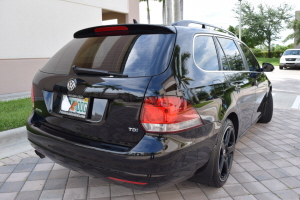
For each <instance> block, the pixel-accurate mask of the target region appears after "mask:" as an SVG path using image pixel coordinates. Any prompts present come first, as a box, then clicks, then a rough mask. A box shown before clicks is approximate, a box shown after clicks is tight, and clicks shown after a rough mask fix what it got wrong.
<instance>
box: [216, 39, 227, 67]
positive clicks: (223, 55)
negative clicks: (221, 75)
mask: <svg viewBox="0 0 300 200" xmlns="http://www.w3.org/2000/svg"><path fill="white" fill-rule="evenodd" d="M216 47H217V50H218V52H219V56H220V59H221V63H222V67H223V70H230V68H229V65H228V61H227V59H226V56H225V54H224V51H223V49H222V48H221V46H220V44H219V42H217V43H216Z"/></svg>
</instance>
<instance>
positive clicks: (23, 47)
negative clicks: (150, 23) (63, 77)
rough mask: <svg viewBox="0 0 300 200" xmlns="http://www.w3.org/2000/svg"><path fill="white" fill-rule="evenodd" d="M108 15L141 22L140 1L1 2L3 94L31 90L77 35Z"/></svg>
mask: <svg viewBox="0 0 300 200" xmlns="http://www.w3.org/2000/svg"><path fill="white" fill-rule="evenodd" d="M107 14H109V17H110V18H112V19H118V21H120V22H121V23H132V19H133V18H135V19H137V20H139V0H43V1H41V0H26V1H24V0H23V1H22V0H1V1H0V24H1V27H2V29H1V31H0V43H1V45H0V70H1V73H0V85H1V86H0V94H8V93H15V92H26V91H30V90H31V83H32V79H33V77H34V75H35V73H36V72H37V71H38V69H40V68H41V67H42V66H43V65H44V64H45V63H46V62H47V61H48V60H49V59H50V57H52V56H53V55H54V54H55V53H56V52H57V51H58V50H59V49H60V48H61V47H62V46H64V45H65V44H66V43H67V42H69V41H70V40H71V39H72V38H73V34H74V32H76V31H78V30H80V29H83V28H87V27H92V26H99V25H101V24H102V21H103V20H106V16H108V15H107ZM8 19H9V20H8ZM120 22H119V23H120Z"/></svg>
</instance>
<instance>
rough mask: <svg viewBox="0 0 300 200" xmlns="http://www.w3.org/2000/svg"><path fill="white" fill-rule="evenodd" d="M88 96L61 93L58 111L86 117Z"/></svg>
mask: <svg viewBox="0 0 300 200" xmlns="http://www.w3.org/2000/svg"><path fill="white" fill-rule="evenodd" d="M89 103H90V98H84V97H81V96H70V95H63V96H62V101H61V102H60V110H59V113H60V114H63V115H68V116H73V117H78V118H82V119H86V117H87V113H88V108H89Z"/></svg>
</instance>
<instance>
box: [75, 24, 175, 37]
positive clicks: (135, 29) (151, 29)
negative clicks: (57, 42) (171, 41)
mask: <svg viewBox="0 0 300 200" xmlns="http://www.w3.org/2000/svg"><path fill="white" fill-rule="evenodd" d="M138 34H175V32H174V31H173V30H171V29H169V28H167V27H165V26H159V25H148V24H119V25H109V26H96V27H91V28H86V29H82V30H80V31H77V32H76V33H74V38H87V37H99V36H115V35H138Z"/></svg>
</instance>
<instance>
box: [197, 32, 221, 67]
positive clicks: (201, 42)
mask: <svg viewBox="0 0 300 200" xmlns="http://www.w3.org/2000/svg"><path fill="white" fill-rule="evenodd" d="M194 59H195V62H196V64H197V66H198V67H200V68H201V69H204V70H208V71H217V70H219V63H218V56H217V52H216V48H215V44H214V41H213V38H212V37H210V36H197V37H196V38H195V40H194Z"/></svg>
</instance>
